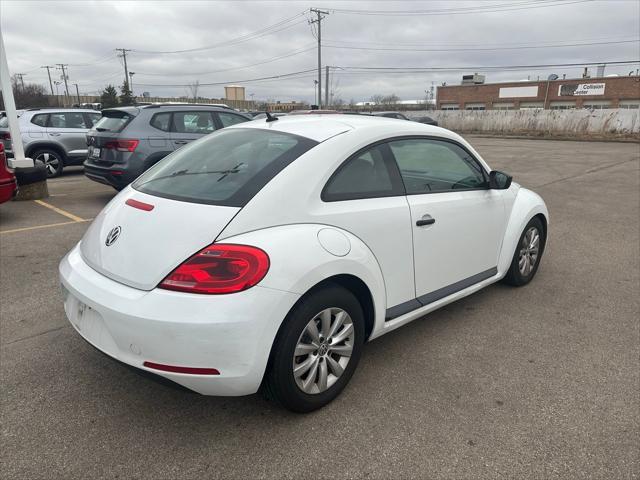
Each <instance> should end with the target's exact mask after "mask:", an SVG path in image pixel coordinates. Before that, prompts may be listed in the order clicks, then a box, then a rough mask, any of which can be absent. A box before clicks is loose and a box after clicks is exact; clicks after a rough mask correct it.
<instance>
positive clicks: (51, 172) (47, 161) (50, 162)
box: [31, 148, 64, 178]
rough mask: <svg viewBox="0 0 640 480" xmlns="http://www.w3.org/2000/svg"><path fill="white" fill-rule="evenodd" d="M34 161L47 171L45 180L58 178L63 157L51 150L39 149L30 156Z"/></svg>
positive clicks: (62, 167) (62, 166) (62, 164)
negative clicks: (40, 163) (42, 164)
mask: <svg viewBox="0 0 640 480" xmlns="http://www.w3.org/2000/svg"><path fill="white" fill-rule="evenodd" d="M31 158H33V160H34V161H39V162H42V163H44V166H45V168H46V169H47V178H55V177H58V176H60V174H61V173H62V170H63V169H64V157H63V156H62V155H61V154H60V152H58V151H57V150H54V149H52V148H39V149H37V150H34V151H33V153H32V154H31Z"/></svg>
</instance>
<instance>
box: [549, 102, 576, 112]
mask: <svg viewBox="0 0 640 480" xmlns="http://www.w3.org/2000/svg"><path fill="white" fill-rule="evenodd" d="M549 108H550V109H551V110H572V109H574V108H576V102H550V103H549Z"/></svg>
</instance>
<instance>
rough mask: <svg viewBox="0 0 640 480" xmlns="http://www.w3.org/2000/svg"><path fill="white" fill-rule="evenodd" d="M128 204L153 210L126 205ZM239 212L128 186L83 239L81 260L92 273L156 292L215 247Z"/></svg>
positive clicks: (98, 217)
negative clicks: (188, 262) (206, 249)
mask: <svg viewBox="0 0 640 480" xmlns="http://www.w3.org/2000/svg"><path fill="white" fill-rule="evenodd" d="M128 200H135V201H138V202H143V203H144V204H148V205H152V206H153V209H152V210H143V209H141V208H136V207H133V206H130V205H127V203H126V202H127V201H128ZM134 203H135V202H134ZM143 208H144V206H143ZM239 210H240V208H238V207H226V206H217V205H205V204H197V203H187V202H181V201H177V200H171V199H167V198H160V197H156V196H151V195H148V194H145V193H142V192H139V191H137V190H134V189H132V188H127V189H126V190H124V191H123V192H121V193H120V194H119V195H117V196H116V197H115V198H114V199H113V200H112V201H111V202H110V203H109V204H108V205H107V206H106V207H105V208H104V209H103V210H102V212H100V214H99V215H98V216H97V217H96V218H95V219H94V221H93V222H92V224H91V226H90V227H89V229H88V230H87V232H86V233H85V235H84V237H83V238H82V243H81V246H80V248H81V252H82V256H83V258H84V260H85V261H86V262H87V263H88V264H89V265H90V266H91V267H92V268H93V269H94V270H96V271H98V272H100V273H101V274H103V275H105V276H107V277H109V278H111V279H113V280H115V281H117V282H120V283H123V284H126V285H129V286H131V287H134V288H138V289H141V290H152V289H153V288H155V287H156V285H158V284H159V283H160V282H161V281H162V280H163V279H164V278H165V277H166V276H167V275H168V274H169V273H170V272H171V271H173V269H175V268H176V267H177V266H178V265H180V264H181V263H182V262H184V261H185V260H186V259H187V258H189V257H190V256H191V255H193V254H194V253H196V252H198V251H200V250H201V249H203V248H204V247H206V246H207V245H209V244H211V243H212V242H213V241H214V240H215V239H216V237H217V236H218V235H219V234H220V232H221V231H222V230H223V229H224V227H225V226H226V225H227V224H228V223H229V222H230V221H231V219H232V218H233V217H234V216H235V214H236V213H237V212H238V211H239ZM110 234H111V235H110ZM108 237H110V239H111V241H110V242H108V241H107V239H108ZM114 237H116V238H115V239H114ZM107 243H109V245H107Z"/></svg>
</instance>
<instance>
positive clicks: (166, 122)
mask: <svg viewBox="0 0 640 480" xmlns="http://www.w3.org/2000/svg"><path fill="white" fill-rule="evenodd" d="M149 124H150V125H151V126H152V127H154V128H157V129H158V130H162V131H163V132H168V131H169V130H171V113H170V112H165V113H156V114H155V115H154V116H153V117H151V121H150V122H149Z"/></svg>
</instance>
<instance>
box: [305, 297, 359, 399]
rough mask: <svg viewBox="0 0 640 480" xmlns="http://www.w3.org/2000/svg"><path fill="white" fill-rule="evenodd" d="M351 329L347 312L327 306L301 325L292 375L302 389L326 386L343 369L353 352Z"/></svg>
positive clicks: (318, 390) (319, 390)
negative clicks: (304, 325)
mask: <svg viewBox="0 0 640 480" xmlns="http://www.w3.org/2000/svg"><path fill="white" fill-rule="evenodd" d="M354 340H355V330H354V326H353V321H352V319H351V317H350V316H349V314H348V313H347V312H346V311H344V310H342V309H341V308H337V307H332V308H327V309H325V310H323V311H321V312H320V313H318V314H317V315H315V316H314V317H313V318H312V319H311V320H310V321H309V323H307V326H306V327H305V328H304V330H303V331H302V333H301V334H300V337H299V338H298V342H297V343H296V349H295V352H294V354H293V376H294V378H295V381H296V384H297V385H298V387H299V388H300V389H301V390H302V391H303V392H305V393H308V394H318V393H322V392H324V391H326V390H327V389H329V388H330V387H331V386H332V385H333V384H334V383H335V382H336V381H337V380H338V379H339V378H340V376H341V375H342V374H343V373H344V371H345V369H346V367H347V364H348V363H349V360H350V358H351V354H352V352H353V345H354Z"/></svg>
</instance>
